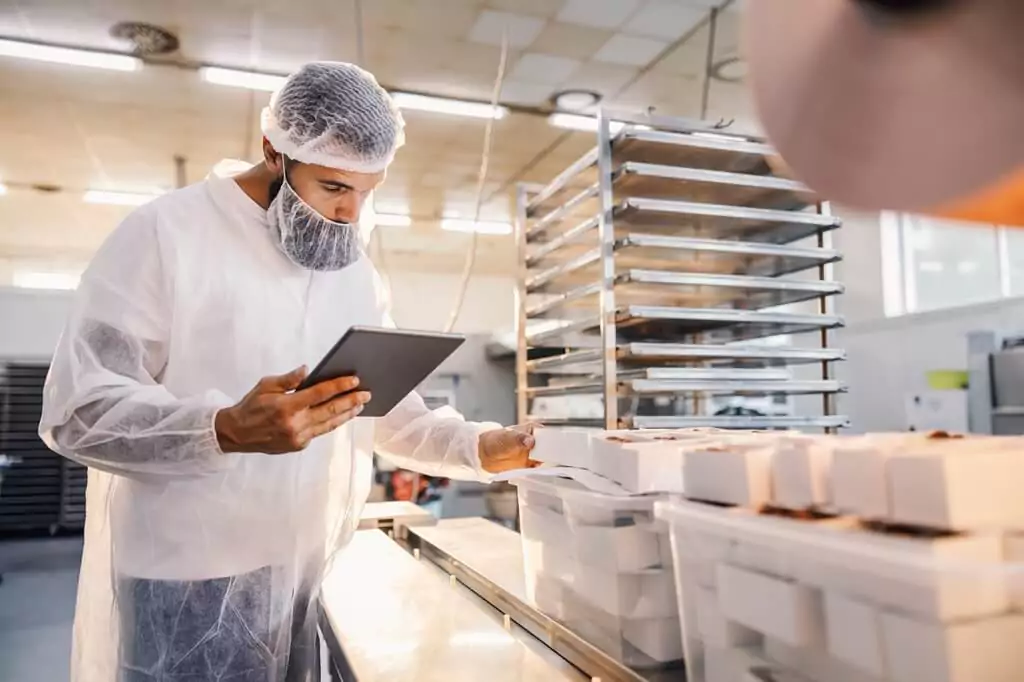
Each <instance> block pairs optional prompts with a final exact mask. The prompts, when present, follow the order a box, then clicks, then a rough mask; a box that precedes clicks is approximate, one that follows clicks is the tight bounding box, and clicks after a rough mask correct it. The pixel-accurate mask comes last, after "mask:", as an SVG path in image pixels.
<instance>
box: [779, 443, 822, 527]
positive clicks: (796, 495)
mask: <svg viewBox="0 0 1024 682" xmlns="http://www.w3.org/2000/svg"><path fill="white" fill-rule="evenodd" d="M830 441H831V439H828V440H826V439H823V438H810V437H803V438H786V439H784V440H780V441H779V444H778V447H777V449H776V450H775V455H774V456H773V457H772V463H771V464H772V504H773V505H774V506H776V507H779V508H781V509H796V510H800V509H827V508H829V507H831V505H832V488H831V486H830V485H829V479H830V476H831V470H832V447H831V445H832V443H831V442H830Z"/></svg>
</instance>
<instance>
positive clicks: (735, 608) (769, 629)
mask: <svg viewBox="0 0 1024 682" xmlns="http://www.w3.org/2000/svg"><path fill="white" fill-rule="evenodd" d="M655 511H656V515H657V516H658V517H659V518H661V519H662V520H665V521H667V522H668V523H669V525H670V527H671V536H672V546H673V553H674V554H675V555H676V556H679V557H687V559H688V560H690V561H692V560H693V559H694V555H693V553H694V552H698V553H699V552H704V553H705V554H704V555H705V556H706V557H708V558H707V560H708V561H713V562H715V565H716V570H717V573H718V577H717V584H716V585H715V586H714V589H715V595H716V596H717V598H718V606H719V608H720V609H721V611H722V613H723V614H724V615H725V617H726V618H727V619H730V620H734V621H738V622H740V623H741V624H742V625H744V626H745V627H747V628H749V629H752V630H755V631H757V632H760V633H761V634H763V635H765V636H766V642H769V640H770V642H771V643H773V647H774V648H775V649H776V650H784V651H788V652H789V653H790V654H792V655H797V654H799V656H798V657H797V659H798V665H796V666H792V667H793V668H795V670H794V672H796V673H797V674H799V675H802V676H804V677H809V678H810V679H824V680H827V682H842V681H843V680H857V681H864V680H868V681H871V682H874V681H876V680H877V681H878V682H924V681H927V682H968V681H971V682H976V681H977V682H980V681H981V680H985V682H995V681H996V680H999V681H1000V682H1011V680H1012V681H1014V682H1019V681H1020V680H1024V630H1022V628H1024V614H1019V613H1014V612H1013V611H1012V608H1013V606H1012V603H1011V601H1010V599H1009V594H1010V592H1009V590H1008V586H1009V585H1011V584H1013V581H1014V580H1016V579H1019V577H1020V576H1022V575H1024V563H1016V564H1010V563H1006V562H1005V561H1003V560H1002V554H1000V555H999V556H998V557H995V556H994V552H1002V551H1004V548H1003V545H1002V538H999V537H995V536H978V537H974V536H956V535H953V536H948V535H947V536H937V537H933V538H931V539H924V538H919V537H903V536H892V535H888V534H882V533H877V532H874V531H868V530H863V529H861V528H859V527H853V526H850V525H848V524H843V523H810V522H807V521H802V520H792V519H783V518H778V517H774V516H765V515H758V514H752V513H748V514H737V513H734V512H732V511H730V510H727V509H721V508H718V507H714V506H710V505H706V504H701V503H696V502H690V501H685V500H666V501H660V502H658V503H657V504H656V505H655ZM712 536H713V537H715V538H717V542H714V543H709V542H708V540H707V538H709V537H712ZM694 538H697V539H700V540H701V542H697V543H693V544H691V543H692V541H693V539H694ZM709 545H710V546H711V547H712V548H714V550H715V551H714V552H712V553H708V552H706V550H707V548H708V546H709ZM723 547H724V551H723ZM740 547H746V548H748V549H747V551H746V553H747V554H748V555H755V556H761V555H767V554H769V553H774V554H775V558H774V559H773V560H772V562H771V563H772V564H773V565H774V566H777V567H781V568H784V569H785V574H784V575H778V574H773V573H768V572H764V573H762V572H759V571H758V570H757V568H751V567H749V566H748V567H739V566H736V565H735V564H734V563H733V557H734V556H736V555H737V549H738V548H740ZM716 557H717V558H716ZM675 566H676V567H677V570H676V584H677V589H678V591H679V594H678V597H679V612H680V617H681V619H682V620H683V633H684V650H685V651H686V655H687V662H688V665H689V662H690V659H691V658H692V657H695V656H696V657H698V658H699V657H701V656H703V648H704V647H705V644H706V643H705V641H704V639H703V635H702V632H701V624H700V623H699V622H698V609H696V608H693V607H692V605H693V604H694V602H695V601H697V600H699V599H701V598H706V597H707V592H701V590H707V589H709V588H707V587H706V586H699V585H698V583H697V581H696V580H695V578H694V576H693V575H691V574H689V573H686V572H684V571H685V570H686V568H685V567H686V564H685V563H682V562H679V561H677V562H675ZM815 594H817V595H820V596H819V597H816V596H815ZM830 603H831V606H832V608H830V607H829V604H830ZM684 605H690V608H684ZM837 605H838V608H836V607H837ZM851 605H852V606H853V607H854V608H853V610H854V611H855V612H856V614H855V615H856V617H853V615H852V614H851V613H850V610H849V608H847V609H846V612H845V613H844V612H843V607H844V606H845V607H850V606H851ZM819 609H820V610H819ZM821 614H823V620H822V621H818V620H817V618H818V616H819V615H821ZM835 618H841V620H842V624H843V627H845V628H846V629H845V630H844V629H842V628H840V629H836V628H835V626H834V625H833V623H832V622H830V620H832V621H834V619H835ZM815 623H818V625H817V627H818V628H819V632H818V633H817V635H816V634H815V633H814V632H811V629H812V628H813V627H815ZM830 628H831V629H830ZM837 637H838V638H844V639H845V640H846V641H845V642H843V644H842V646H838V645H837V643H836V642H835V641H834V640H835V638H837ZM879 640H880V641H881V644H879ZM879 648H881V653H879ZM769 653H771V652H769ZM775 653H776V654H778V651H776V652H775ZM769 658H770V659H773V660H775V661H776V662H777V663H782V664H784V665H785V664H786V661H778V660H777V659H778V658H779V656H778V655H776V656H774V657H773V656H769ZM797 659H794V660H797ZM851 659H856V660H857V662H858V663H857V664H854V661H853V660H851ZM699 670H700V666H697V667H696V668H695V669H694V672H696V673H697V674H696V675H695V676H693V677H691V680H692V681H693V682H707V679H706V678H704V677H701V676H700V674H699ZM822 670H826V671H831V672H828V673H827V675H828V676H826V677H825V678H820V675H821V674H822V672H821V671H822ZM837 671H839V672H837ZM879 672H881V674H878V673H879ZM809 673H816V674H818V675H819V677H818V678H815V677H813V675H811V674H809Z"/></svg>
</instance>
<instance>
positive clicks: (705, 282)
mask: <svg viewBox="0 0 1024 682" xmlns="http://www.w3.org/2000/svg"><path fill="white" fill-rule="evenodd" d="M567 265H575V263H573V262H570V263H569V264H567ZM556 270H557V271H556V272H554V273H551V272H548V273H545V274H544V275H539V276H537V277H535V278H532V279H530V280H527V282H526V291H527V293H529V294H555V295H554V296H545V297H543V298H544V299H547V300H543V301H542V302H540V303H537V304H532V305H531V306H530V307H528V308H527V311H526V314H527V316H528V317H531V318H535V317H544V316H549V315H552V314H562V313H563V311H564V310H565V308H566V307H573V308H594V307H596V306H597V304H598V303H599V300H598V295H599V294H600V293H601V283H600V282H593V283H591V284H585V285H583V286H578V287H576V288H572V289H569V290H568V291H565V288H566V287H565V286H559V285H560V284H564V283H563V282H562V281H561V280H562V278H561V275H564V274H569V273H571V272H573V270H568V271H563V270H562V269H561V268H558V269H556ZM843 290H844V287H843V285H842V284H840V283H838V282H823V281H820V280H799V279H797V280H794V279H785V278H780V277H750V276H747V275H705V274H700V273H686V272H665V271H662V270H627V271H626V272H623V273H621V274H619V275H617V276H616V278H615V299H616V303H617V304H622V305H630V304H643V305H660V306H675V307H680V308H704V307H713V308H721V307H728V308H736V309H742V310H759V309H762V308H773V307H776V306H782V305H787V304H790V303H799V302H801V301H807V300H811V299H816V298H821V297H823V296H834V295H836V294H841V293H842V292H843Z"/></svg>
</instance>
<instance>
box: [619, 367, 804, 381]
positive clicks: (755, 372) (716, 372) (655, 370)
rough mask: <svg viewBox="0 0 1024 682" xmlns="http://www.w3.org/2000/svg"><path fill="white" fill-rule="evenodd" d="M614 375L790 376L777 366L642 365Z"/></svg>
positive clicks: (717, 378) (709, 378)
mask: <svg viewBox="0 0 1024 682" xmlns="http://www.w3.org/2000/svg"><path fill="white" fill-rule="evenodd" d="M616 376H618V377H619V378H620V379H647V380H649V381H664V380H669V381H786V380H787V379H791V378H792V377H791V376H790V373H789V372H787V371H786V370H785V369H783V368H777V367H773V368H763V367H757V368H751V367H644V368H641V369H631V370H624V371H621V372H619V373H618V374H617V375H616Z"/></svg>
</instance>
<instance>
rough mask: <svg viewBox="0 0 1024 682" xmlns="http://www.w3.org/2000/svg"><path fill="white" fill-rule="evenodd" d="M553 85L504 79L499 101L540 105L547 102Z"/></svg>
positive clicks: (552, 90)
mask: <svg viewBox="0 0 1024 682" xmlns="http://www.w3.org/2000/svg"><path fill="white" fill-rule="evenodd" d="M553 92H554V86H552V85H545V84H542V83H527V82H525V81H517V80H506V81H505V82H504V83H502V85H501V101H502V102H506V103H509V104H525V105H529V106H540V105H543V104H545V103H547V101H548V99H550V97H551V94H552V93H553Z"/></svg>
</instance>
